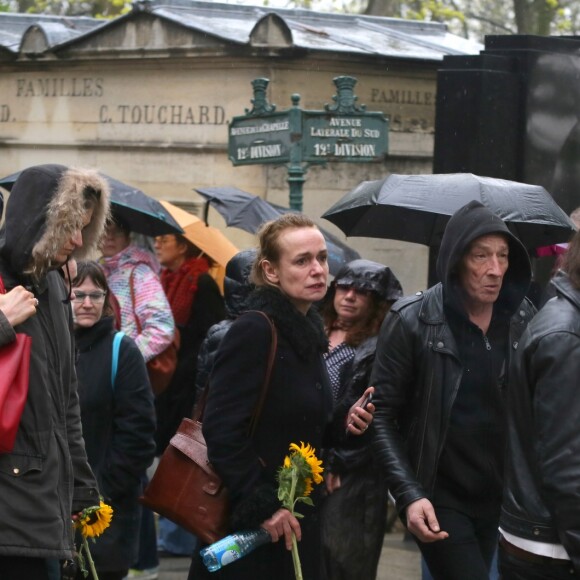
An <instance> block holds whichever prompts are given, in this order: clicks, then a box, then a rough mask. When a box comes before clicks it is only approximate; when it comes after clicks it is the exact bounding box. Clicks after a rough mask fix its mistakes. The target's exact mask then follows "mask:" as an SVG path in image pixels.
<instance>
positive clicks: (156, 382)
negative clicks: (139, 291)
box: [129, 270, 180, 397]
mask: <svg viewBox="0 0 580 580" xmlns="http://www.w3.org/2000/svg"><path fill="white" fill-rule="evenodd" d="M134 271H135V270H133V271H132V272H131V275H130V276H129V288H130V290H131V304H132V305H133V312H134V314H135V323H136V324H137V333H138V334H141V328H142V327H141V322H140V320H139V317H138V316H137V313H135V288H134V285H133V272H134ZM179 346H180V335H179V330H178V329H177V326H176V327H175V332H174V334H173V340H172V341H171V344H170V345H169V346H168V347H167V348H166V349H165V350H164V351H162V352H160V353H159V354H158V355H156V356H154V357H153V358H152V359H151V360H150V361H149V362H148V363H147V374H148V375H149V382H150V383H151V388H152V389H153V394H154V395H155V396H156V397H157V396H159V395H160V394H161V393H162V392H163V391H165V389H167V387H168V386H169V383H171V379H172V378H173V375H174V374H175V369H176V368H177V351H178V350H179Z"/></svg>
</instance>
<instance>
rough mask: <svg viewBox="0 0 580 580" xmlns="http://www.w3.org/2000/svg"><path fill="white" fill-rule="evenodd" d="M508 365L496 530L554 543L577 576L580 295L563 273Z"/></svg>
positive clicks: (579, 534) (579, 541) (579, 552)
mask: <svg viewBox="0 0 580 580" xmlns="http://www.w3.org/2000/svg"><path fill="white" fill-rule="evenodd" d="M552 283H553V285H554V286H555V288H556V291H557V296H556V298H553V299H552V300H550V301H549V302H548V303H547V304H546V305H545V306H544V308H543V309H542V310H541V311H540V312H539V314H538V315H537V316H536V317H535V318H534V320H533V321H532V323H531V324H530V326H529V327H528V330H527V332H526V333H525V334H524V336H523V337H522V342H521V346H520V352H518V355H517V356H516V357H515V359H514V367H513V377H514V383H513V385H512V386H511V387H510V391H509V414H508V423H509V426H508V428H509V462H507V467H506V473H505V489H504V503H503V507H502V514H501V519H500V526H501V528H502V529H503V530H505V531H506V532H510V533H512V534H515V535H516V536H519V537H521V538H526V539H530V540H536V541H540V542H549V543H559V544H562V545H563V546H564V548H565V549H566V551H567V552H568V555H569V556H570V557H571V558H572V561H573V564H574V567H575V569H576V570H577V571H580V486H579V484H578V482H579V481H580V397H579V392H578V381H579V377H580V291H579V290H576V289H575V288H574V287H573V286H572V284H571V282H570V280H569V278H568V277H567V276H566V274H564V273H560V274H558V275H557V277H556V278H555V280H554V281H553V282H552Z"/></svg>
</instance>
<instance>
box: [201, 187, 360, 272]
mask: <svg viewBox="0 0 580 580" xmlns="http://www.w3.org/2000/svg"><path fill="white" fill-rule="evenodd" d="M195 191H197V192H198V193H199V194H200V195H201V196H203V197H204V198H205V199H206V200H207V203H208V205H212V206H213V207H214V208H215V209H216V210H217V211H218V212H219V213H220V214H221V215H222V217H223V218H224V219H225V220H226V224H227V225H228V226H231V227H236V228H240V229H241V230H244V231H246V232H250V233H252V234H255V233H256V232H257V231H258V229H259V228H260V226H261V225H262V224H263V223H264V222H267V221H269V220H273V219H276V218H277V217H280V216H281V215H282V214H285V213H288V212H292V211H294V210H291V209H289V208H287V207H282V206H280V205H276V204H274V203H270V202H268V201H266V200H265V199H262V198H261V197H259V196H258V195H253V194H251V193H248V192H246V191H242V190H241V189H238V188H237V187H204V188H199V189H196V190H195ZM206 215H207V206H206ZM320 231H321V232H322V235H323V236H324V239H325V240H326V247H327V249H328V266H329V269H330V273H331V274H332V275H334V274H336V272H338V270H340V268H341V267H342V266H343V265H344V264H346V263H347V262H351V261H352V260H357V259H359V258H360V255H359V253H358V252H356V251H355V250H353V249H352V248H350V247H349V246H347V245H346V244H345V243H344V242H343V241H342V240H340V239H339V238H338V237H336V236H335V235H333V234H331V233H330V232H328V231H326V230H324V229H323V228H320Z"/></svg>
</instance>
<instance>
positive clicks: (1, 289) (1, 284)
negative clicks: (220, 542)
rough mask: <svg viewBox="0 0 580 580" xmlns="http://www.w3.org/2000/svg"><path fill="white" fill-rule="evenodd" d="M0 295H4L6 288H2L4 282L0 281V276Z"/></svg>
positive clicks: (0, 277)
mask: <svg viewBox="0 0 580 580" xmlns="http://www.w3.org/2000/svg"><path fill="white" fill-rule="evenodd" d="M0 294H6V288H5V286H4V280H2V276H0Z"/></svg>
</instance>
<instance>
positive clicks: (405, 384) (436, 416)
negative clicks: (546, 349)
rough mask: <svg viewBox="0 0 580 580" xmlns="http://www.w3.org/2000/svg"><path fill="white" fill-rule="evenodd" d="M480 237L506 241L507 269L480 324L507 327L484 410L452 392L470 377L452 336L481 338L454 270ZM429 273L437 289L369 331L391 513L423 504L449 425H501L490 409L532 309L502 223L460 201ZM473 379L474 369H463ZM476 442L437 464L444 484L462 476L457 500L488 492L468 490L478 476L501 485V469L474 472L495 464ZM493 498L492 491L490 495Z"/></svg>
mask: <svg viewBox="0 0 580 580" xmlns="http://www.w3.org/2000/svg"><path fill="white" fill-rule="evenodd" d="M489 234H502V235H505V236H506V238H507V240H508V244H509V267H508V269H507V271H506V273H505V275H504V278H503V283H502V287H501V291H500V293H499V297H498V299H497V301H496V302H495V304H494V312H493V317H492V324H491V325H490V328H492V326H494V325H495V324H496V321H497V323H498V324H500V327H501V328H504V329H505V331H507V338H505V336H504V339H503V343H502V346H503V347H505V348H504V349H503V350H502V356H503V360H504V362H503V363H501V365H500V368H499V369H498V368H495V369H494V371H493V372H494V376H496V379H497V382H495V381H492V383H491V384H487V385H480V387H481V388H486V389H487V391H486V394H487V395H489V397H490V398H491V399H493V404H490V405H486V406H484V407H482V408H481V409H479V408H476V409H473V408H472V407H469V401H465V400H464V398H465V392H466V391H467V389H463V390H462V389H461V388H460V387H461V386H462V384H463V381H464V380H470V378H469V377H468V376H467V375H468V373H465V367H464V363H463V360H462V358H463V356H464V354H465V352H466V351H465V348H466V347H465V345H464V344H462V343H460V341H459V340H458V338H457V337H456V336H455V334H454V332H456V329H457V328H460V329H465V328H469V330H470V332H472V333H475V332H477V331H478V332H479V334H480V336H481V339H482V340H480V341H479V343H480V344H479V346H481V345H483V344H484V342H483V341H485V340H486V338H485V337H484V336H483V333H481V331H480V330H479V329H478V328H477V327H475V325H473V324H471V323H470V322H469V319H468V316H467V313H466V311H465V309H464V308H463V303H462V295H461V292H462V291H461V289H460V286H459V281H458V278H457V273H458V266H459V263H460V261H461V259H462V257H463V256H464V254H465V252H466V251H467V250H468V248H469V246H470V244H471V242H473V241H474V240H475V239H477V238H479V237H481V236H485V235H489ZM437 271H438V274H439V277H440V279H441V282H440V283H438V284H436V285H435V286H433V287H431V288H429V289H428V290H427V291H425V292H418V293H417V294H416V295H415V296H410V297H407V298H403V299H401V300H399V301H398V302H397V303H395V305H394V306H393V307H392V308H391V310H390V312H389V314H388V315H387V317H386V318H385V321H384V323H383V325H382V328H381V331H380V334H379V340H378V345H377V355H376V359H375V363H374V366H373V372H372V375H371V384H372V385H375V387H376V392H375V398H374V403H375V406H376V413H375V421H374V441H373V450H374V452H375V454H376V457H377V459H378V461H379V463H380V464H381V465H382V467H383V469H384V471H385V474H386V477H387V485H388V488H389V491H390V492H391V493H392V495H393V497H394V498H395V500H396V503H397V509H398V510H399V512H400V513H404V510H405V508H406V507H407V506H408V505H409V504H410V503H412V502H414V501H416V500H418V499H421V498H429V499H431V500H433V495H434V490H435V484H436V480H437V479H438V477H440V476H441V475H442V474H441V473H440V472H439V465H440V461H441V458H442V454H443V451H444V449H445V448H446V445H448V444H449V440H448V435H449V432H450V425H452V424H453V425H455V424H456V423H457V422H460V423H461V421H462V420H465V421H467V422H470V421H474V422H475V423H476V425H477V427H480V426H481V424H482V423H484V424H485V426H486V427H489V426H494V425H499V424H500V423H501V422H502V421H503V409H502V406H501V404H500V405H499V406H497V405H496V403H497V402H498V401H501V399H502V397H501V396H500V393H499V391H500V390H501V387H502V386H503V385H505V384H506V383H507V381H508V379H509V378H508V376H507V370H506V369H508V368H509V358H510V356H511V353H512V352H513V351H514V350H515V349H517V347H518V343H519V340H520V336H521V334H522V333H523V331H524V329H525V327H526V325H527V323H528V322H529V321H530V320H531V318H532V317H533V315H534V313H535V310H534V307H533V306H532V304H531V303H530V302H529V301H528V300H527V299H525V295H526V292H527V290H528V287H529V284H530V279H531V269H530V263H529V259H528V256H527V253H526V251H525V248H524V247H523V246H522V244H521V243H520V242H519V240H518V239H517V238H516V237H515V236H513V235H512V234H511V233H510V231H509V230H508V228H507V226H506V225H505V223H504V222H503V221H502V220H501V219H500V218H498V217H497V216H495V215H494V214H492V213H491V212H490V211H489V210H487V209H486V208H485V207H484V206H483V205H482V204H480V203H479V202H470V203H469V204H467V205H466V206H464V207H463V208H461V209H460V210H458V211H457V212H456V213H455V214H454V216H453V217H452V218H451V219H450V221H449V223H448V225H447V228H446V230H445V234H444V236H443V240H442V244H441V250H440V253H439V258H438V263H437ZM502 324H503V326H501V325H502ZM471 327H473V328H471ZM505 331H504V335H505ZM474 344H476V343H475V342H474ZM486 372H488V374H490V373H489V371H486ZM477 374H478V373H477V370H476V372H475V373H469V375H476V376H477ZM480 395H481V397H480V400H484V399H485V394H482V393H480ZM460 402H461V404H459V403H460ZM466 406H467V409H468V410H470V409H471V410H472V411H474V416H473V417H468V418H465V417H464V416H463V415H461V416H460V417H457V413H458V412H459V413H460V414H461V413H462V412H463V411H464V409H465V407H466ZM480 410H481V413H479V411H480ZM453 441H454V442H456V441H457V438H454V439H453ZM494 442H495V440H494ZM474 444H475V445H480V444H482V441H481V440H476V441H475V443H474ZM482 445H483V446H481V447H479V446H478V447H475V448H473V447H470V448H468V449H467V450H466V453H465V454H462V453H461V452H460V451H458V450H457V448H456V447H453V449H452V451H454V452H455V453H453V454H452V455H453V460H451V459H450V457H449V455H447V454H446V455H445V457H446V461H447V465H451V466H452V474H451V476H452V478H453V477H455V475H457V474H459V476H463V475H464V474H465V473H467V474H469V475H467V476H466V477H467V478H468V481H467V482H464V483H466V484H467V485H468V488H469V492H468V495H467V498H466V499H467V502H469V501H470V499H473V496H471V497H470V496H469V494H474V496H475V497H477V499H479V498H480V497H484V498H485V497H487V496H486V493H488V492H489V490H485V489H479V488H478V489H476V487H477V486H479V484H480V483H481V482H480V481H479V480H480V479H481V480H484V482H491V484H492V485H498V484H499V485H501V473H497V472H496V471H497V470H498V469H501V466H495V465H494V468H493V472H492V473H478V469H479V466H480V465H481V464H482V463H483V462H484V461H485V460H486V459H488V458H490V459H491V460H492V461H495V459H496V458H497V456H498V455H502V449H499V451H498V450H496V449H492V448H491V446H486V445H485V443H483V444H482ZM500 461H501V460H500ZM498 478H499V481H498ZM454 483H459V482H457V481H454ZM451 487H452V485H451V484H450V485H449V488H451ZM496 492H497V490H495V489H494V490H493V493H494V494H496ZM499 493H501V489H500V490H499ZM494 500H495V503H496V504H497V506H495V505H494V507H496V508H497V509H498V510H499V501H500V498H496V497H494Z"/></svg>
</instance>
